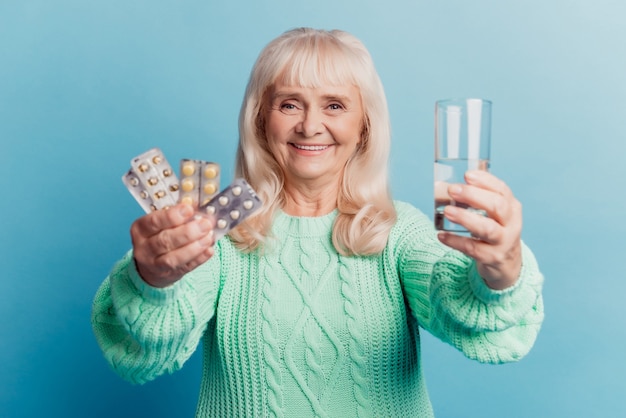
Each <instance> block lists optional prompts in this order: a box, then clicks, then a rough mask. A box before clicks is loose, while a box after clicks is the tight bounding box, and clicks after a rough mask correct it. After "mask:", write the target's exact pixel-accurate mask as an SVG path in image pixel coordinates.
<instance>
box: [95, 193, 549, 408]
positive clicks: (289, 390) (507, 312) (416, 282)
mask: <svg viewBox="0 0 626 418" xmlns="http://www.w3.org/2000/svg"><path fill="white" fill-rule="evenodd" d="M396 208H397V210H398V221H397V223H396V225H395V226H394V228H393V230H392V231H391V234H390V236H389V240H388V244H387V247H386V248H385V250H384V251H383V253H382V254H381V255H379V256H373V257H343V256H341V255H339V254H338V253H337V252H336V251H335V249H334V248H333V246H332V242H331V230H332V225H333V222H334V220H335V218H336V216H337V213H336V212H332V213H330V214H328V215H326V216H322V217H318V218H298V217H291V216H288V215H286V214H284V213H278V214H277V216H276V219H275V223H274V227H273V234H274V236H275V239H274V240H273V241H272V242H271V243H270V245H268V246H267V248H266V249H265V250H264V251H263V252H262V253H253V254H245V253H241V252H240V251H238V250H237V249H236V248H235V247H234V246H233V245H232V243H231V242H230V241H229V240H228V238H227V237H225V238H223V239H221V240H220V241H219V242H218V243H217V245H216V253H215V256H214V257H213V258H211V260H209V261H208V262H207V263H205V264H204V265H202V266H200V267H199V268H197V269H196V270H194V271H193V272H191V273H189V274H188V275H186V276H185V277H184V278H183V279H181V280H180V281H179V282H177V283H176V284H174V285H172V286H170V287H168V288H166V289H155V288H152V287H150V286H149V285H147V284H146V283H144V282H143V281H142V280H141V278H140V277H139V275H138V274H137V272H136V269H135V267H134V263H133V260H132V254H130V253H129V254H127V256H126V257H124V259H122V260H121V261H120V262H119V263H118V264H116V266H115V267H114V268H113V270H112V272H111V274H110V275H109V277H108V278H107V279H106V280H105V281H104V283H103V284H102V286H101V287H100V289H99V291H98V293H97V295H96V297H95V300H94V308H93V315H92V324H93V329H94V332H95V334H96V337H97V340H98V343H99V344H100V346H101V348H102V350H103V352H104V355H105V358H106V359H107V360H108V361H109V363H110V364H111V365H112V366H113V368H114V369H115V370H116V371H117V372H118V373H119V374H120V375H121V376H123V377H124V378H126V379H128V380H130V381H132V382H135V383H143V382H145V381H148V380H151V379H154V378H156V377H157V376H159V375H160V374H162V373H169V372H173V371H175V370H177V369H178V368H180V367H181V366H182V364H183V363H184V362H185V361H186V360H187V359H188V358H189V356H190V355H191V354H192V352H193V351H194V350H195V349H196V347H197V346H198V343H199V341H200V339H201V338H204V344H203V350H204V357H203V358H204V360H203V362H204V367H203V375H202V384H201V388H200V397H199V400H198V407H197V412H196V415H197V417H224V418H228V417H242V416H250V417H252V416H254V417H299V418H300V417H303V418H305V417H346V418H349V417H361V418H363V417H379V416H384V417H407V416H411V417H432V416H433V411H432V407H431V405H430V401H429V399H428V394H427V391H426V386H425V383H424V379H423V374H422V370H421V356H420V349H419V340H420V338H419V328H418V325H419V326H420V327H421V328H423V329H426V330H428V331H430V332H431V333H433V334H434V335H436V336H437V337H439V338H441V339H442V340H443V341H445V342H447V343H449V344H451V345H453V346H455V347H457V348H458V349H459V350H460V351H461V352H463V353H464V354H465V355H466V356H468V357H470V358H473V359H477V360H479V361H483V362H490V363H500V362H505V361H514V360H518V359H519V358H521V357H522V356H523V355H525V354H526V353H527V352H528V350H529V349H530V348H531V346H532V345H533V343H534V341H535V338H536V336H537V333H538V331H539V328H540V325H541V322H542V320H543V306H542V299H541V286H542V281H543V277H542V275H541V274H540V272H539V269H538V267H537V263H536V261H535V259H534V257H533V255H532V253H531V252H530V250H529V249H528V248H527V247H526V246H524V247H523V267H522V272H521V275H520V279H519V280H518V282H517V284H516V285H515V286H514V287H512V288H510V289H506V290H504V291H493V290H491V289H489V288H488V287H487V286H486V285H485V283H484V282H483V280H482V278H480V276H479V275H478V273H477V270H476V266H475V265H474V263H473V261H472V260H471V259H469V258H467V257H466V256H464V255H462V254H460V253H458V252H456V251H452V250H450V249H449V248H447V247H445V246H443V245H442V244H441V243H439V241H438V240H437V239H436V234H435V231H434V229H433V227H432V222H431V221H430V220H429V219H428V218H427V217H426V216H424V215H423V214H422V213H421V212H419V211H418V210H416V209H415V208H413V207H412V206H410V205H408V204H405V203H401V202H396Z"/></svg>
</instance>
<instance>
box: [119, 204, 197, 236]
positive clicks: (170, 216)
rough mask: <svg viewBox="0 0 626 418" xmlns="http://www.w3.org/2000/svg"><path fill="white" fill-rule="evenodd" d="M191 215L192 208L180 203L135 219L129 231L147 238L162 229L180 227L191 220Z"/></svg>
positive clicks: (192, 212) (192, 213)
mask: <svg viewBox="0 0 626 418" xmlns="http://www.w3.org/2000/svg"><path fill="white" fill-rule="evenodd" d="M193 215H194V209H193V207H191V206H190V205H187V204H183V203H180V204H178V205H176V206H174V207H172V208H170V209H167V210H158V211H155V212H152V213H149V214H148V215H145V216H143V217H141V218H139V219H137V220H136V221H135V222H134V223H133V226H132V227H131V229H132V230H134V232H135V233H137V234H138V235H140V236H144V237H149V236H152V235H155V234H158V233H159V232H161V231H163V230H164V229H169V228H173V227H176V226H179V225H182V224H184V223H186V222H188V221H189V220H190V219H191V218H193Z"/></svg>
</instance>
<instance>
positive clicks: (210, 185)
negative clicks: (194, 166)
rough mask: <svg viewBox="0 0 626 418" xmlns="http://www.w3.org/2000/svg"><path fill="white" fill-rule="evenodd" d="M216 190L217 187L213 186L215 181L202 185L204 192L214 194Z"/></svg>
mask: <svg viewBox="0 0 626 418" xmlns="http://www.w3.org/2000/svg"><path fill="white" fill-rule="evenodd" d="M216 191H217V187H215V183H207V184H205V185H204V193H205V194H214V193H215V192H216Z"/></svg>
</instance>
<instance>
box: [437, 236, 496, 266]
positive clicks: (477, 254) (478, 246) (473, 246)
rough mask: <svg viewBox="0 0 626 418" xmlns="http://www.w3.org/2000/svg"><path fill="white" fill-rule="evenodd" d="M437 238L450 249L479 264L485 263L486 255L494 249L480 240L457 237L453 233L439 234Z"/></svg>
mask: <svg viewBox="0 0 626 418" xmlns="http://www.w3.org/2000/svg"><path fill="white" fill-rule="evenodd" d="M437 238H439V241H441V242H442V243H444V244H445V245H447V246H448V247H450V248H454V249H455V250H458V251H460V252H462V253H463V254H465V255H467V256H469V257H471V258H473V259H474V260H476V261H478V262H484V261H485V255H486V254H488V253H489V250H490V248H491V247H492V246H491V245H490V244H487V243H485V242H482V241H480V240H478V239H475V238H470V237H464V236H461V235H456V234H453V233H451V232H440V233H439V234H437Z"/></svg>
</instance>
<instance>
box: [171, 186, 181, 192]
mask: <svg viewBox="0 0 626 418" xmlns="http://www.w3.org/2000/svg"><path fill="white" fill-rule="evenodd" d="M178 188H179V186H178V184H170V192H176V191H178Z"/></svg>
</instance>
